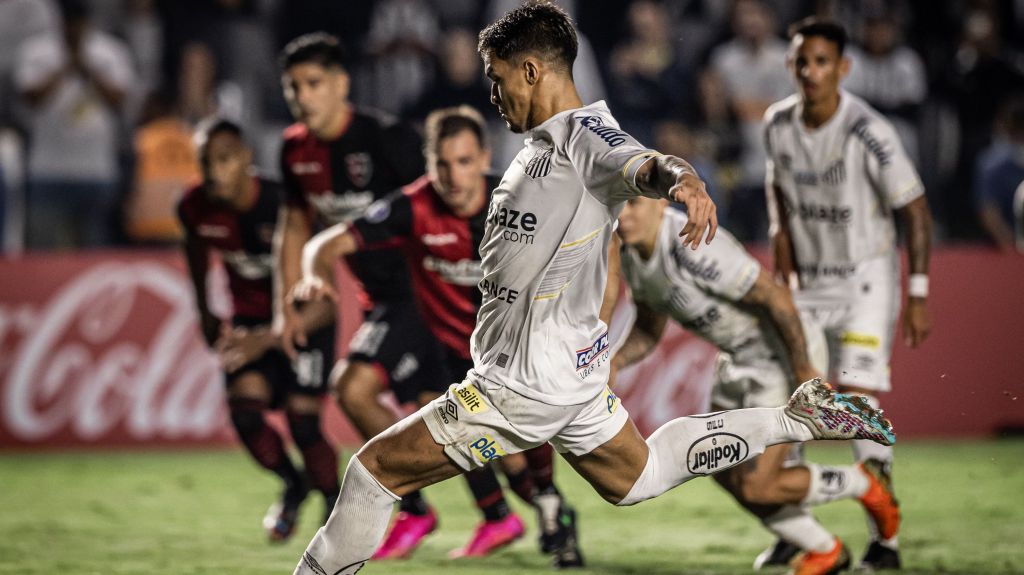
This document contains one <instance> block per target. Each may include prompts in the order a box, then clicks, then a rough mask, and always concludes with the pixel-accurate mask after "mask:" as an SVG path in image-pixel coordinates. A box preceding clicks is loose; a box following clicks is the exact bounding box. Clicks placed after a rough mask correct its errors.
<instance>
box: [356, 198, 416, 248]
mask: <svg viewBox="0 0 1024 575" xmlns="http://www.w3.org/2000/svg"><path fill="white" fill-rule="evenodd" d="M412 219H413V215H412V200H411V198H410V197H409V196H408V195H407V194H404V193H402V192H401V191H400V190H399V191H397V192H394V193H392V194H390V195H388V196H386V197H383V198H381V199H379V200H377V201H376V202H373V203H372V204H370V206H369V207H368V208H366V212H364V213H363V215H362V216H361V217H359V218H356V219H355V220H353V221H352V229H353V230H354V231H355V232H356V236H357V238H358V240H359V247H360V248H363V249H372V248H373V247H374V246H376V245H379V244H385V243H388V244H390V243H393V242H394V241H395V240H404V239H405V238H408V237H409V236H411V235H412Z"/></svg>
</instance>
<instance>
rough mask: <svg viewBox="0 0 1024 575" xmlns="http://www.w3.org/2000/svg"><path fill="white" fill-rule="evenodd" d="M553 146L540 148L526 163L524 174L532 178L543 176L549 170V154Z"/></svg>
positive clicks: (552, 151)
mask: <svg viewBox="0 0 1024 575" xmlns="http://www.w3.org/2000/svg"><path fill="white" fill-rule="evenodd" d="M554 151H555V149H554V148H541V149H540V150H538V151H537V153H536V154H534V155H533V159H531V160H530V162H529V163H528V164H526V175H527V176H530V177H531V178H533V179H537V178H543V177H544V176H546V175H548V174H549V173H550V172H551V154H553V153H554Z"/></svg>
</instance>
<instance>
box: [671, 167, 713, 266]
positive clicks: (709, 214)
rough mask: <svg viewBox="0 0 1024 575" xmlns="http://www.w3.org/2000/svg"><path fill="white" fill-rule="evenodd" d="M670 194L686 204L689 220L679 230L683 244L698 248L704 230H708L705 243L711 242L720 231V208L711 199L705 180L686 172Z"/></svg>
mask: <svg viewBox="0 0 1024 575" xmlns="http://www.w3.org/2000/svg"><path fill="white" fill-rule="evenodd" d="M668 193H669V195H670V196H671V197H672V199H673V200H675V201H676V202H678V203H681V204H685V205H686V213H687V216H688V217H689V221H688V222H687V223H686V225H685V226H683V229H682V230H681V231H680V232H679V237H681V238H683V245H684V246H690V247H691V248H692V249H697V247H698V246H699V245H700V240H701V238H702V237H704V230H705V229H707V230H708V235H707V239H706V240H704V241H705V243H709V244H710V243H711V240H712V239H714V237H715V232H716V231H718V208H717V207H716V206H715V203H714V202H712V201H711V196H709V195H708V192H707V189H706V188H705V186H704V181H703V180H701V179H700V178H698V177H697V176H695V175H692V174H686V175H684V176H683V177H682V180H681V181H680V182H679V183H678V184H676V185H674V186H672V187H671V188H670V189H669V191H668Z"/></svg>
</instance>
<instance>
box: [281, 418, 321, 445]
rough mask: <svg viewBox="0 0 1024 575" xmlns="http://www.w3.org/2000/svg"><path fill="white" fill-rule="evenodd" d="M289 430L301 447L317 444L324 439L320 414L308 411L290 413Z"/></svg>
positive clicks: (296, 443)
mask: <svg viewBox="0 0 1024 575" xmlns="http://www.w3.org/2000/svg"><path fill="white" fill-rule="evenodd" d="M288 430H289V431H290V432H291V434H292V440H294V441H295V445H297V446H298V447H299V449H305V448H307V447H312V446H313V445H316V444H317V443H319V442H320V441H321V440H322V439H323V435H322V434H321V432H320V416H319V415H316V414H308V413H289V414H288Z"/></svg>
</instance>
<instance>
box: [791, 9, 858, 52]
mask: <svg viewBox="0 0 1024 575" xmlns="http://www.w3.org/2000/svg"><path fill="white" fill-rule="evenodd" d="M797 34H799V35H801V36H803V37H804V38H810V37H812V36H818V37H820V38H824V39H826V40H828V41H829V42H832V43H833V44H835V45H836V48H837V49H838V50H839V55H840V56H842V55H843V50H845V49H846V29H845V28H843V27H842V25H840V24H838V23H836V22H833V21H831V20H822V19H820V18H815V17H814V16H811V17H810V18H804V19H803V20H800V21H798V22H794V23H793V24H791V25H790V26H789V38H790V39H793V38H794V37H795V36H796V35H797Z"/></svg>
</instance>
